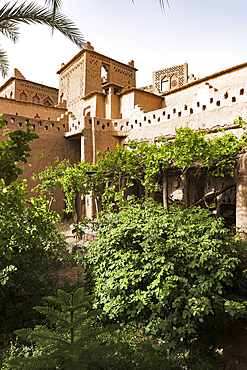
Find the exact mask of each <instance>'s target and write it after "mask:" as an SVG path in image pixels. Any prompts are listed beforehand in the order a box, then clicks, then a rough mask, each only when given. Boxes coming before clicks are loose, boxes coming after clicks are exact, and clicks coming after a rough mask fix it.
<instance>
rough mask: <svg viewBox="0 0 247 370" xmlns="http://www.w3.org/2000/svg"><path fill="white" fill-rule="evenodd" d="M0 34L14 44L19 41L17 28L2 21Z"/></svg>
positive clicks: (10, 23)
mask: <svg viewBox="0 0 247 370" xmlns="http://www.w3.org/2000/svg"><path fill="white" fill-rule="evenodd" d="M0 32H1V33H2V34H3V35H4V36H7V37H8V38H9V39H10V40H12V41H13V42H14V43H16V42H17V41H18V39H19V35H20V33H19V28H18V27H17V25H15V24H13V23H12V22H8V21H4V22H1V23H0Z"/></svg>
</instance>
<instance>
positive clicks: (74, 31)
mask: <svg viewBox="0 0 247 370" xmlns="http://www.w3.org/2000/svg"><path fill="white" fill-rule="evenodd" d="M45 3H46V4H47V6H44V7H42V6H40V5H37V4H35V3H34V2H31V3H30V4H26V3H25V2H23V3H21V4H20V5H18V4H17V3H14V4H13V5H11V4H10V2H7V3H6V4H5V5H4V6H3V7H2V8H0V32H1V33H2V34H3V35H4V36H7V37H8V38H9V39H11V40H12V41H13V42H14V43H16V42H17V41H18V38H19V24H20V23H25V24H44V25H48V26H49V27H51V28H52V32H53V31H54V30H58V31H60V32H61V33H62V34H63V35H64V36H66V37H67V38H68V39H69V40H71V41H72V42H73V43H74V44H76V45H77V46H79V48H81V49H82V48H83V47H84V44H85V40H84V37H83V35H82V33H81V31H80V30H79V29H78V28H77V27H76V25H75V24H74V22H73V21H72V20H70V19H69V18H67V17H66V16H65V15H64V14H62V13H61V12H60V8H61V5H62V1H61V0H45ZM8 67H9V62H8V58H7V53H6V52H5V51H4V50H3V49H0V73H1V75H2V76H3V77H6V76H7V73H8Z"/></svg>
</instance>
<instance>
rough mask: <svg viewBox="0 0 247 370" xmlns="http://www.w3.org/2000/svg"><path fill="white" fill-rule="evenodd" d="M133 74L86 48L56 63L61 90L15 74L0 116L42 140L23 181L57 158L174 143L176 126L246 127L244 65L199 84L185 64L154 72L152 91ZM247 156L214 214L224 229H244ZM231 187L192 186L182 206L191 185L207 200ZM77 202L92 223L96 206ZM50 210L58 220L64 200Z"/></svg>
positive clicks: (220, 183) (2, 93)
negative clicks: (29, 129) (135, 145)
mask: <svg viewBox="0 0 247 370" xmlns="http://www.w3.org/2000/svg"><path fill="white" fill-rule="evenodd" d="M136 72H137V69H136V68H135V66H134V61H133V60H131V61H130V62H129V63H127V64H125V63H122V62H118V61H116V60H114V59H112V58H110V57H106V56H105V55H102V54H100V53H98V52H96V51H95V50H94V48H93V46H92V45H91V44H90V42H87V43H86V45H85V48H84V49H83V50H81V51H80V52H79V53H78V54H77V55H76V56H75V57H74V58H72V59H71V60H70V61H69V62H68V63H67V64H62V65H61V68H60V69H59V71H58V72H57V73H58V74H59V89H55V88H52V87H48V86H44V85H42V84H38V83H35V82H32V81H28V80H26V79H25V77H24V76H23V75H22V74H21V72H20V71H18V70H17V69H15V70H14V73H13V75H12V77H11V78H10V79H8V80H7V81H6V82H5V83H4V84H3V85H2V86H1V87H0V107H1V112H2V113H3V117H2V118H3V119H4V120H5V121H6V124H7V127H8V130H9V131H10V132H11V131H14V130H18V129H20V130H22V129H23V130H25V127H26V124H27V123H29V124H31V127H33V129H35V130H36V132H37V134H38V136H39V139H37V140H34V141H33V142H32V143H31V145H30V146H31V149H32V152H31V156H30V158H29V161H28V163H27V164H26V165H25V168H24V171H23V175H22V177H23V178H27V179H30V177H31V175H32V174H33V173H36V174H38V173H39V172H41V171H42V170H43V169H44V167H45V166H46V165H48V164H49V163H53V161H54V158H56V157H58V158H59V159H60V160H63V159H69V160H70V162H71V163H78V162H79V161H81V160H83V159H84V160H85V161H86V162H91V163H95V161H96V153H97V151H100V152H101V153H102V154H103V153H105V152H106V151H114V149H115V148H116V145H117V144H118V145H120V147H122V148H124V147H125V143H126V141H128V140H137V141H141V140H143V141H150V142H156V140H157V138H159V137H160V136H163V137H165V138H168V139H171V140H172V139H173V138H174V135H175V128H179V127H184V126H186V125H187V126H188V127H190V128H192V129H198V128H204V129H205V130H207V132H208V133H209V135H215V134H216V133H217V131H218V129H219V127H221V128H224V129H225V130H226V131H228V130H229V131H232V132H234V133H235V134H236V135H237V136H240V135H241V134H242V133H243V132H242V129H241V128H240V127H239V126H238V125H237V124H236V123H234V120H235V119H236V118H237V117H241V118H242V119H243V120H246V121H247V63H244V64H241V65H237V66H234V67H232V68H229V69H227V70H224V71H220V72H216V73H214V74H213V75H210V76H207V77H204V78H201V79H196V78H195V77H194V75H190V76H188V65H187V63H184V64H181V65H178V66H174V67H170V68H164V69H162V70H159V71H155V72H153V76H152V77H153V78H152V85H148V86H144V87H140V88H136ZM41 153H42V154H43V156H44V158H43V159H41V158H40V154H41ZM246 157H247V154H243V155H242V156H241V158H240V160H239V165H238V169H237V174H236V187H235V188H231V189H229V190H227V191H226V192H225V193H224V194H223V196H222V197H221V204H220V205H219V207H218V211H217V212H218V214H219V215H220V216H223V217H224V218H225V220H226V223H227V225H228V226H229V227H233V226H237V227H247V158H246ZM30 165H31V166H30ZM231 181H232V180H231V179H229V178H228V177H225V178H224V179H220V180H217V179H216V180H214V181H212V180H210V179H209V180H208V181H206V182H203V183H202V184H199V185H198V184H197V185H196V184H195V183H193V182H192V181H191V182H190V183H189V184H188V186H187V188H186V194H185V195H186V196H185V198H186V202H187V204H190V203H191V201H192V194H193V193H194V190H195V186H200V188H201V189H200V191H201V193H202V194H206V193H208V192H210V191H212V189H218V190H219V189H222V188H223V187H225V186H226V185H227V183H228V182H231ZM32 187H33V183H31V181H30V185H29V188H32ZM179 190H180V189H179V184H178V181H176V178H173V177H170V178H169V180H168V193H169V195H170V196H173V195H174V196H175V195H176V194H178V193H179ZM140 192H141V190H140ZM140 192H139V193H140ZM137 195H138V194H137ZM139 195H141V194H139ZM77 203H78V204H77V208H78V210H79V213H80V214H85V215H86V216H88V217H93V215H94V212H95V208H94V202H93V200H92V199H91V198H90V197H89V196H87V197H86V199H84V198H82V199H81V197H79V199H78V202H77ZM54 206H55V207H54V209H55V210H56V211H57V212H58V213H60V214H61V215H63V208H64V201H63V195H62V194H60V196H59V197H58V199H57V201H56V203H54Z"/></svg>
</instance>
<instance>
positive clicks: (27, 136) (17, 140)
mask: <svg viewBox="0 0 247 370" xmlns="http://www.w3.org/2000/svg"><path fill="white" fill-rule="evenodd" d="M4 127H5V121H4V120H0V129H3V128H4ZM4 135H5V137H6V140H5V141H2V142H1V143H0V167H1V172H0V179H3V180H4V182H5V184H6V185H10V183H11V182H12V181H14V180H16V179H17V177H18V175H20V174H21V173H22V168H21V167H19V166H18V162H23V163H26V162H27V158H28V157H29V156H30V151H31V149H30V147H29V145H28V143H29V142H30V141H32V140H34V139H37V138H38V135H37V134H35V132H34V131H33V130H30V128H29V126H28V127H27V130H26V131H21V130H16V131H14V132H8V131H6V132H5V133H4Z"/></svg>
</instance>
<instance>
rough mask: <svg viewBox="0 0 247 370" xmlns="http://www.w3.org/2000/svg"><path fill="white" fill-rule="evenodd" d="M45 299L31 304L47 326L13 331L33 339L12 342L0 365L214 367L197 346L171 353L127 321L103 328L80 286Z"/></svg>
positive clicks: (93, 369)
mask: <svg viewBox="0 0 247 370" xmlns="http://www.w3.org/2000/svg"><path fill="white" fill-rule="evenodd" d="M45 300H46V304H45V305H43V306H39V307H36V308H35V309H36V310H37V311H39V312H41V313H43V314H45V316H46V317H47V323H48V321H49V322H50V323H51V325H50V326H49V327H47V326H36V327H35V329H34V330H31V329H22V330H19V331H17V334H18V335H20V336H21V337H24V338H26V339H27V341H28V342H29V341H31V343H32V344H30V343H29V344H21V342H20V341H19V340H18V341H16V342H15V343H12V344H11V346H10V348H9V350H8V351H6V352H5V354H4V361H3V366H2V370H28V369H33V370H39V369H40V370H44V369H50V370H53V369H54V370H55V369H68V370H71V369H73V370H75V369H80V370H82V369H90V370H100V369H101V370H104V369H105V370H106V369H107V370H115V369H118V370H126V369H127V368H128V369H141V370H145V369H146V370H150V369H155V370H156V369H160V370H176V369H182V366H184V365H185V364H186V365H187V364H188V365H190V367H189V368H190V369H191V370H193V369H196V370H197V369H198V366H199V368H200V370H210V369H214V367H213V365H212V359H209V358H205V354H204V353H202V352H201V351H198V353H197V356H196V357H195V355H194V356H190V353H189V352H187V353H183V354H182V353H179V354H177V355H176V356H175V357H171V356H169V352H168V351H167V346H166V345H165V344H164V343H162V342H160V341H157V340H154V339H151V338H144V337H143V335H142V334H141V331H139V330H136V329H134V328H133V327H131V326H128V325H127V326H118V327H109V328H107V327H106V328H103V327H102V326H101V325H100V322H99V320H98V318H97V317H98V314H99V312H98V311H92V310H90V297H89V296H87V295H85V293H84V290H83V288H81V289H78V290H77V291H75V292H73V293H70V294H69V293H66V292H64V291H62V290H59V291H58V295H57V297H54V296H50V297H46V298H45ZM28 342H27V343H28ZM199 350H200V348H199ZM196 366H197V367H196Z"/></svg>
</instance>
